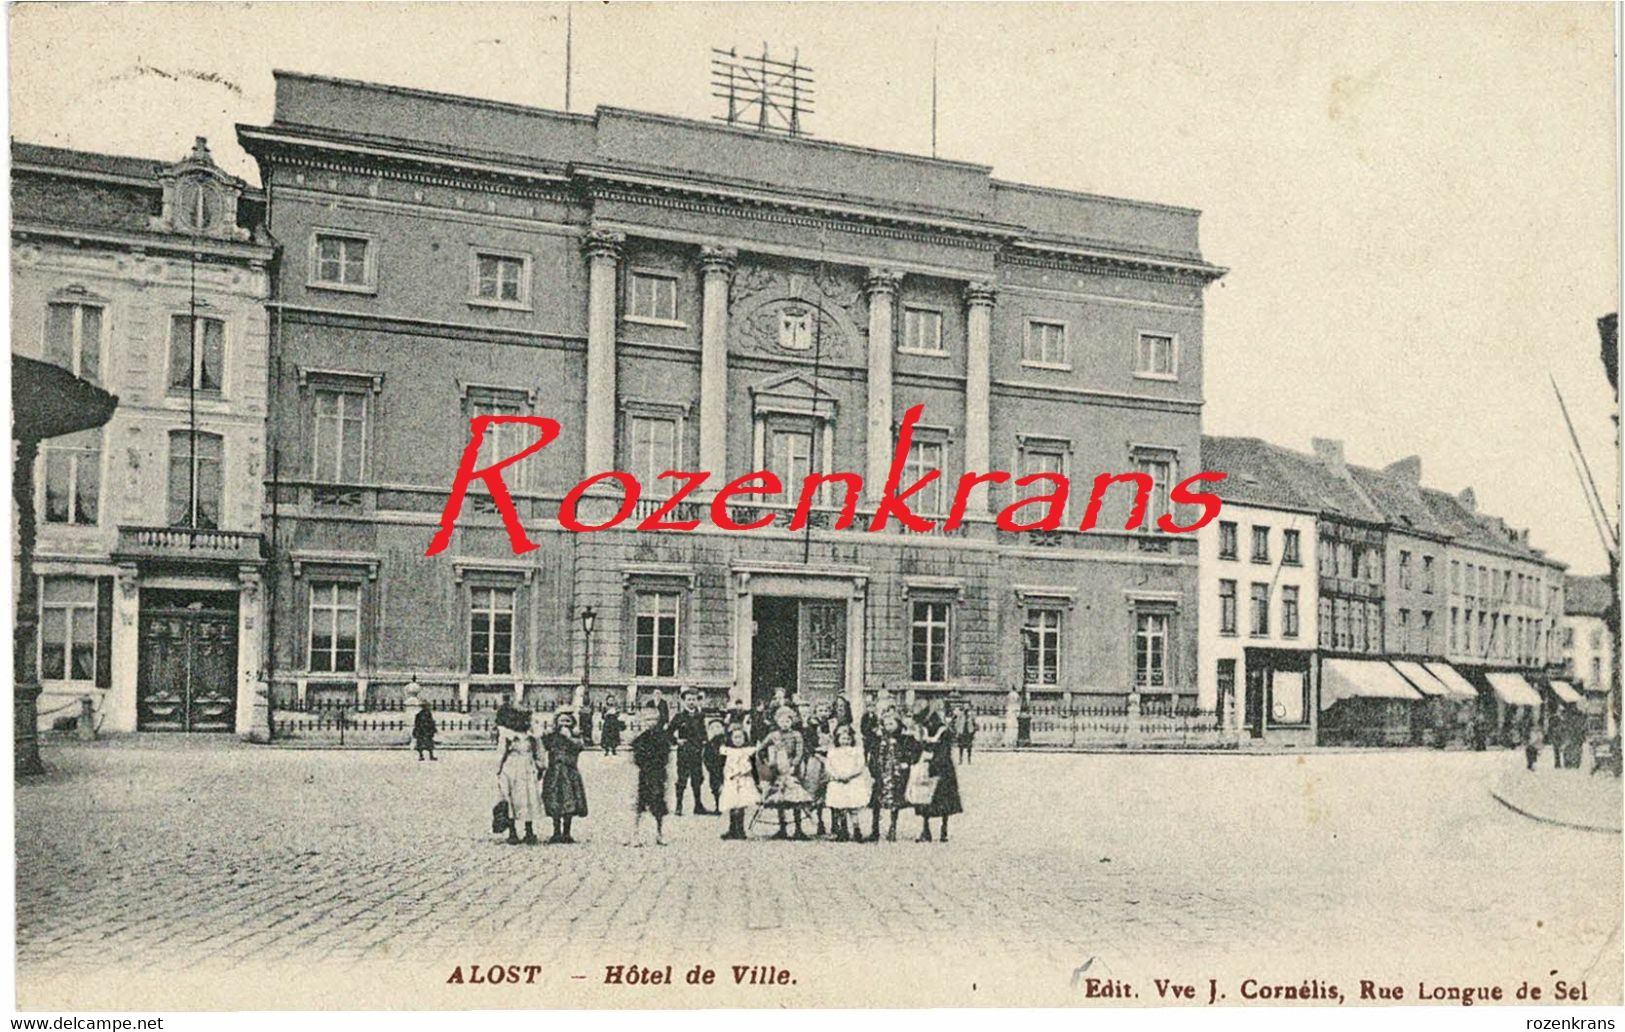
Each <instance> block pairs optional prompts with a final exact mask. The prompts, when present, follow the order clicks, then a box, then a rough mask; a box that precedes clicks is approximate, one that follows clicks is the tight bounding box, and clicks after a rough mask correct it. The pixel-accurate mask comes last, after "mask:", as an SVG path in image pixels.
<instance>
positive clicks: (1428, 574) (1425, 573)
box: [1422, 555, 1433, 595]
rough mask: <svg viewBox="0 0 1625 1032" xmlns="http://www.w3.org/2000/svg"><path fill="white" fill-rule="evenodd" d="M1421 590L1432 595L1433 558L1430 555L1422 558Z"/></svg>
mask: <svg viewBox="0 0 1625 1032" xmlns="http://www.w3.org/2000/svg"><path fill="white" fill-rule="evenodd" d="M1422 590H1423V591H1424V592H1426V593H1428V594H1430V595H1431V594H1433V557H1432V556H1431V555H1424V556H1423V557H1422Z"/></svg>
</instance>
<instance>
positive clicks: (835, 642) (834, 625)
mask: <svg viewBox="0 0 1625 1032" xmlns="http://www.w3.org/2000/svg"><path fill="white" fill-rule="evenodd" d="M800 638H801V650H800V651H801V676H800V677H799V678H798V680H799V681H800V682H801V696H802V698H804V699H806V700H807V701H808V702H829V701H832V700H833V699H834V698H835V694H836V693H837V692H839V691H840V690H841V687H842V685H843V684H844V683H845V677H846V603H845V602H825V601H822V600H819V599H802V601H801V631H800Z"/></svg>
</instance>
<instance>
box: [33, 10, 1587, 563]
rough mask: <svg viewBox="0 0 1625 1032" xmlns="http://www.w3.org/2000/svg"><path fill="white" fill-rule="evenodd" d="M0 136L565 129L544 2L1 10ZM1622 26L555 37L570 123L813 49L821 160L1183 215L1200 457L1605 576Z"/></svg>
mask: <svg viewBox="0 0 1625 1032" xmlns="http://www.w3.org/2000/svg"><path fill="white" fill-rule="evenodd" d="M9 15H10V21H11V45H10V60H11V73H10V77H9V82H10V91H11V92H10V132H11V135H12V137H13V138H15V139H19V140H27V141H30V142H36V143H48V144H55V145H58V146H67V147H78V148H84V149H90V150H101V151H109V152H113V153H125V154H138V155H142V156H147V157H159V158H173V159H178V158H180V157H181V156H183V155H184V154H185V153H186V152H187V150H189V149H190V144H191V141H192V138H193V137H194V136H197V135H204V136H207V137H208V138H209V140H210V142H211V144H212V146H213V150H214V153H215V156H216V158H217V160H219V161H220V163H221V164H222V165H223V166H225V167H226V168H228V169H229V170H231V171H233V172H235V173H236V174H238V175H242V176H244V177H245V178H248V179H250V180H256V179H257V176H256V174H255V169H254V163H253V161H252V160H251V159H249V158H248V157H247V155H245V154H244V153H243V152H242V150H241V149H240V148H239V147H238V146H237V144H236V139H235V134H234V129H233V126H234V125H235V124H236V123H250V124H265V123H267V122H269V121H270V119H271V116H272V101H273V97H272V80H271V71H272V69H288V70H294V71H302V72H311V73H317V74H324V75H335V76H342V77H346V78H353V79H364V80H369V81H375V82H383V83H392V84H397V85H404V86H414V87H419V88H423V89H431V90H440V91H445V92H450V93H462V94H469V95H474V96H482V97H489V98H493V99H498V100H505V101H512V102H516V103H522V104H534V105H538V106H543V107H550V108H562V107H563V106H564V78H565V75H564V68H565V60H564V51H565V46H564V40H565V32H564V27H565V8H564V6H563V5H559V4H535V5H522V4H499V5H483V4H466V5H465V4H443V5H406V4H401V5H385V4H377V5H372V4H351V5H327V4H274V5H267V4H246V5H236V4H129V5H119V6H103V5H99V4H71V5H54V4H29V5H13V6H11V7H10V8H9ZM1612 18H1613V15H1612V11H1611V9H1610V8H1609V7H1608V6H1606V5H1602V4H1593V5H1583V6H1582V5H1556V4H1541V5H1532V6H1524V5H1513V4H1499V5H1443V4H1430V5H1417V6H1412V5H1401V4H1383V5H1369V6H1368V5H1335V6H1333V5H1328V6H1317V7H1299V6H1290V5H1269V6H1255V5H1251V4H1211V5H1189V6H1187V5H1182V4H1157V5H1147V6H1137V5H1101V6H1071V5H1042V6H1029V5H1016V4H970V5H927V4H885V5H867V4H851V5H835V4H802V5H795V6H791V5H788V4H785V5H781V4H772V3H761V4H750V5H737V6H735V5H713V4H681V5H641V4H618V5H615V6H604V5H595V4H585V3H584V4H578V5H576V6H574V8H573V10H572V15H571V19H572V22H573V31H572V36H573V41H574V42H573V48H572V58H573V59H572V62H571V64H572V68H573V80H572V89H571V102H572V103H571V107H572V109H573V110H577V111H590V110H591V109H592V108H593V107H595V106H596V105H599V104H606V105H613V106H618V107H628V108H638V109H643V110H650V111H658V112H663V113H667V114H674V115H681V116H686V117H693V118H710V117H711V116H712V115H714V114H716V113H717V112H718V110H719V108H718V104H719V103H720V102H719V101H717V100H715V99H714V98H712V96H711V88H710V84H709V59H710V48H711V47H713V46H718V47H731V46H736V47H738V48H740V49H741V51H746V50H760V48H761V47H762V46H763V45H764V44H765V45H766V46H767V47H768V48H769V49H770V51H771V52H772V53H773V54H774V56H789V55H790V54H791V53H798V54H799V57H800V59H801V60H802V61H804V62H806V63H807V64H808V65H809V66H810V67H811V68H812V70H813V71H812V74H813V77H814V78H815V80H816V89H817V97H816V102H815V110H814V113H813V115H812V117H811V118H810V120H809V121H808V127H809V129H810V130H811V132H812V133H813V134H814V135H816V136H818V137H821V138H824V139H830V140H836V141H840V142H843V143H854V144H861V145H865V146H871V147H880V148H886V149H891V150H900V151H908V152H913V153H930V152H931V70H932V49H933V41H935V47H936V51H937V61H936V64H937V69H938V91H937V92H938V141H937V153H938V154H939V155H940V156H942V157H945V158H956V159H961V160H966V161H973V162H977V163H981V164H985V165H991V166H993V168H994V174H995V175H996V176H998V177H999V178H1001V179H1009V180H1016V181H1022V182H1030V183H1037V184H1041V185H1045V186H1052V187H1060V188H1064V189H1074V190H1085V191H1090V192H1096V193H1104V194H1110V195H1115V196H1124V197H1133V198H1139V199H1144V200H1151V201H1161V202H1166V203H1170V204H1177V205H1184V206H1189V207H1195V208H1199V209H1201V210H1202V212H1203V215H1202V223H1201V233H1202V247H1203V251H1204V253H1205V255H1206V257H1207V258H1208V259H1209V260H1210V261H1212V262H1215V263H1217V264H1219V265H1223V266H1225V267H1227V268H1229V269H1230V270H1231V271H1230V273H1229V274H1228V275H1227V276H1225V277H1224V278H1223V279H1222V280H1220V281H1219V282H1218V283H1217V284H1215V285H1214V286H1213V287H1211V288H1210V289H1209V291H1208V295H1207V313H1206V326H1205V333H1204V336H1205V341H1204V343H1205V348H1206V350H1205V366H1206V368H1205V383H1204V395H1205V398H1206V407H1205V408H1204V411H1203V426H1204V430H1205V431H1206V432H1208V433H1215V434H1236V435H1248V436H1258V437H1263V438H1266V439H1268V440H1271V441H1274V442H1276V443H1277V444H1281V445H1285V446H1287V447H1291V448H1299V449H1304V450H1307V449H1308V448H1309V446H1310V439H1311V438H1312V437H1331V438H1338V439H1341V440H1343V441H1344V442H1345V447H1346V449H1347V453H1348V457H1349V459H1350V461H1353V462H1357V463H1362V464H1368V465H1374V466H1380V465H1385V464H1387V463H1389V462H1392V461H1394V460H1395V459H1399V458H1403V457H1405V456H1407V455H1412V454H1418V455H1420V456H1422V473H1423V480H1424V482H1425V483H1427V484H1428V485H1430V486H1433V487H1437V488H1441V489H1443V490H1447V491H1451V492H1456V491H1459V490H1461V489H1462V488H1464V487H1469V486H1471V487H1472V488H1473V489H1474V490H1475V493H1476V495H1477V498H1478V501H1479V505H1480V507H1481V508H1483V509H1485V510H1487V511H1490V512H1494V513H1496V514H1498V515H1500V516H1502V517H1504V518H1505V519H1507V520H1508V521H1509V522H1511V523H1512V524H1513V525H1514V526H1522V527H1529V528H1530V529H1531V543H1532V544H1535V545H1536V546H1538V547H1542V548H1545V549H1546V550H1547V551H1548V552H1549V553H1551V554H1552V555H1554V556H1555V557H1556V558H1558V559H1560V560H1562V561H1564V562H1567V563H1568V564H1570V567H1571V570H1572V572H1575V573H1597V572H1601V571H1602V570H1604V569H1605V568H1606V559H1605V556H1604V552H1603V550H1602V547H1601V545H1600V544H1599V542H1598V535H1597V532H1596V530H1595V528H1594V526H1593V524H1592V522H1591V520H1590V518H1589V516H1588V515H1587V510H1586V507H1585V502H1584V500H1583V496H1582V494H1581V488H1580V486H1579V482H1578V478H1577V476H1576V474H1575V473H1574V471H1573V469H1572V467H1571V463H1570V459H1569V455H1568V453H1569V451H1570V447H1569V444H1568V435H1567V431H1566V430H1565V429H1564V427H1563V423H1562V418H1561V416H1560V415H1559V413H1558V409H1557V404H1556V401H1555V400H1554V397H1553V392H1552V388H1551V384H1550V383H1549V381H1548V377H1549V376H1550V377H1555V378H1556V380H1557V382H1558V384H1559V385H1560V386H1561V388H1562V390H1563V393H1564V395H1565V397H1566V399H1567V401H1568V404H1569V407H1570V411H1571V413H1572V414H1573V416H1574V419H1575V422H1576V424H1577V425H1578V429H1579V434H1580V438H1581V442H1582V445H1583V447H1584V449H1585V453H1586V455H1587V457H1588V458H1589V460H1590V462H1591V464H1592V467H1593V470H1594V471H1595V472H1596V474H1597V476H1598V478H1599V482H1600V486H1601V490H1602V494H1603V497H1604V500H1605V502H1606V504H1607V506H1608V509H1609V512H1610V515H1611V518H1612V519H1614V520H1615V521H1616V523H1617V512H1618V509H1617V502H1616V499H1617V497H1618V494H1617V492H1618V483H1619V476H1618V473H1619V459H1618V453H1617V452H1616V450H1615V446H1614V445H1615V437H1614V426H1613V423H1612V422H1611V421H1610V419H1609V416H1610V414H1611V413H1612V412H1614V411H1615V410H1616V409H1615V405H1616V403H1615V399H1614V396H1613V393H1612V391H1611V390H1610V389H1609V387H1608V385H1607V381H1606V380H1605V379H1604V378H1603V373H1602V366H1601V363H1600V361H1599V360H1598V337H1597V330H1596V319H1597V317H1598V316H1600V315H1602V314H1604V313H1606V312H1611V311H1616V310H1617V308H1618V283H1619V267H1618V253H1619V241H1618V238H1617V229H1618V225H1619V219H1618V214H1617V207H1616V205H1617V196H1616V189H1615V187H1616V182H1617V180H1618V169H1617V165H1616V160H1617V153H1618V151H1617V144H1616V138H1615V126H1616V124H1617V123H1616V113H1615V87H1614V63H1613V32H1614V27H1613V20H1612Z"/></svg>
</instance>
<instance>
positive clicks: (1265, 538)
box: [1253, 527, 1270, 563]
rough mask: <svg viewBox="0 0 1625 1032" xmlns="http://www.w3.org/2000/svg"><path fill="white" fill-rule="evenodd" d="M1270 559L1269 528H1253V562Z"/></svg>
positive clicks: (1264, 561) (1265, 561)
mask: <svg viewBox="0 0 1625 1032" xmlns="http://www.w3.org/2000/svg"><path fill="white" fill-rule="evenodd" d="M1269 561H1270V529H1269V528H1268V527H1254V528H1253V562H1255V563H1267V562H1269Z"/></svg>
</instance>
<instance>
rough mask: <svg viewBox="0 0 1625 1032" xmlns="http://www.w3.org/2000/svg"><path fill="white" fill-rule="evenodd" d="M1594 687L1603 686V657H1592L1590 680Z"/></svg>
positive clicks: (1599, 687)
mask: <svg viewBox="0 0 1625 1032" xmlns="http://www.w3.org/2000/svg"><path fill="white" fill-rule="evenodd" d="M1588 683H1589V684H1590V685H1591V687H1592V688H1593V689H1601V688H1602V686H1603V685H1602V657H1601V656H1592V657H1591V680H1590V681H1589V682H1588Z"/></svg>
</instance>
